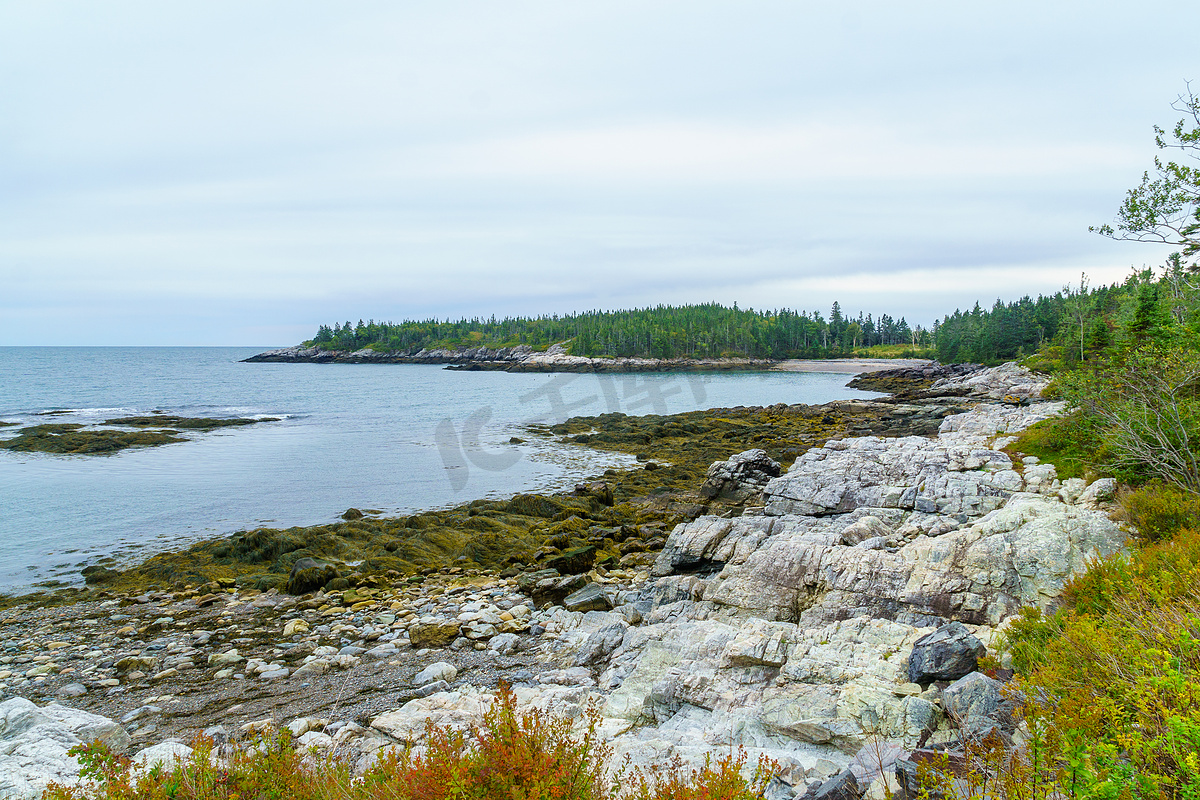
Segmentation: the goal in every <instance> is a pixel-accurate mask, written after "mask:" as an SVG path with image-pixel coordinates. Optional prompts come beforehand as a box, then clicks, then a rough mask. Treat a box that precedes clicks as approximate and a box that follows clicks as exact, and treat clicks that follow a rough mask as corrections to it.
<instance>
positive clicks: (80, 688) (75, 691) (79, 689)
mask: <svg viewBox="0 0 1200 800" xmlns="http://www.w3.org/2000/svg"><path fill="white" fill-rule="evenodd" d="M87 691H88V690H87V687H86V686H84V685H83V684H82V683H68V684H65V685H63V686H60V687H58V691H57V692H55V693H54V694H55V695H56V696H58V697H82V696H83V695H85V694H87Z"/></svg>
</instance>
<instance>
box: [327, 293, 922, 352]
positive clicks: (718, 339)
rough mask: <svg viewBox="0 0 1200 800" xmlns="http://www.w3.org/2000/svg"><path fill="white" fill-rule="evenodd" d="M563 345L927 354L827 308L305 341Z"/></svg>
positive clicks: (895, 333) (345, 331)
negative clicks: (878, 349)
mask: <svg viewBox="0 0 1200 800" xmlns="http://www.w3.org/2000/svg"><path fill="white" fill-rule="evenodd" d="M558 342H568V343H569V344H568V347H569V349H570V352H571V353H572V354H573V355H581V356H593V357H603V356H611V357H618V356H644V357H651V358H718V357H748V358H769V359H781V358H829V357H834V356H839V355H845V354H848V353H850V352H852V351H853V350H855V349H857V348H862V347H870V346H873V345H881V344H883V345H897V344H898V345H908V346H910V347H912V348H914V349H916V348H927V347H929V346H931V345H932V343H933V340H932V338H931V337H930V334H929V331H927V330H924V329H922V328H920V327H919V326H918V327H917V328H912V327H910V326H909V324H908V322H907V321H906V320H905V319H904V318H903V317H901V318H900V319H898V320H897V319H894V318H893V317H891V316H890V315H888V314H882V315H880V316H879V318H878V319H875V318H874V317H873V316H872V315H871V314H865V315H864V314H863V313H861V312H860V313H859V315H858V316H857V317H849V316H846V315H844V314H843V313H842V310H841V306H840V305H839V304H838V303H834V304H833V307H832V308H831V310H830V313H829V317H828V319H826V318H825V317H824V316H822V314H821V312H819V311H812V312H808V311H793V310H791V309H786V308H784V309H777V310H773V311H756V310H754V309H751V308H746V309H743V308H739V307H738V306H737V304H736V303H734V304H733V306H724V305H721V304H719V303H703V304H698V305H682V306H670V305H658V306H654V307H652V308H637V309H632V310H625V311H585V312H581V313H575V314H566V315H564V316H558V315H553V316H540V317H505V318H503V319H497V318H496V317H494V316H493V317H491V318H489V319H483V318H479V317H475V318H471V319H466V318H464V319H459V320H437V319H427V320H406V321H404V322H400V323H392V322H375V321H374V320H370V321H368V322H363V321H362V320H359V321H358V323H357V324H353V323H351V322H349V321H347V322H346V323H345V324H340V323H339V324H336V325H334V326H333V327H330V326H328V325H322V326H321V327H320V328H319V329H318V331H317V335H316V336H315V337H314V338H313V339H312V340H311V342H309V343H310V344H312V345H315V346H317V347H321V348H325V349H330V350H360V349H363V348H371V349H375V350H381V351H384V352H405V353H415V352H418V351H420V350H423V349H425V350H432V349H435V348H450V349H461V348H466V347H487V348H490V349H495V348H502V347H516V346H518V345H528V346H530V347H533V348H535V349H540V348H545V347H547V346H549V345H552V344H555V343H558Z"/></svg>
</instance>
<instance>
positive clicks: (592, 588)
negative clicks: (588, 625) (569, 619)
mask: <svg viewBox="0 0 1200 800" xmlns="http://www.w3.org/2000/svg"><path fill="white" fill-rule="evenodd" d="M562 604H563V607H564V608H565V609H567V610H568V611H608V610H609V609H610V608H612V607H613V606H612V600H611V599H610V598H609V596H608V594H607V593H606V592H605V591H604V587H603V586H601V585H599V584H597V583H589V584H588V585H587V586H584V587H583V588H582V589H580V590H578V591H576V592H572V593H571V594H569V595H567V596H566V597H565V598H564V599H563V601H562Z"/></svg>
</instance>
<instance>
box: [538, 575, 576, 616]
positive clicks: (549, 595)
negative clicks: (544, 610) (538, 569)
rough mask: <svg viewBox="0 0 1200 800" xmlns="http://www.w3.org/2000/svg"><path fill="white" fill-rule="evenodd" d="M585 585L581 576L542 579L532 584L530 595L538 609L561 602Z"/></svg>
mask: <svg viewBox="0 0 1200 800" xmlns="http://www.w3.org/2000/svg"><path fill="white" fill-rule="evenodd" d="M586 584H587V578H586V577H584V576H583V575H563V576H561V577H555V578H543V579H542V580H540V581H538V582H537V583H536V584H534V586H533V589H532V590H531V592H530V594H531V596H532V598H533V602H534V605H536V606H538V607H539V608H541V607H543V606H547V605H551V604H553V603H559V602H562V600H563V599H565V598H566V597H567V596H568V595H570V594H571V593H573V592H575V591H576V590H577V589H582V588H583V587H584V586H585V585H586Z"/></svg>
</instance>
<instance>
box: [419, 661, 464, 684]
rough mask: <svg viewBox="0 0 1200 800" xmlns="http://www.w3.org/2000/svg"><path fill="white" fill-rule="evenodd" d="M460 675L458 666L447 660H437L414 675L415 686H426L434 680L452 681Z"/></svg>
mask: <svg viewBox="0 0 1200 800" xmlns="http://www.w3.org/2000/svg"><path fill="white" fill-rule="evenodd" d="M457 677H458V668H457V667H455V666H454V665H453V664H451V663H449V662H446V661H435V662H434V663H432V664H430V665H429V666H427V667H425V669H423V670H421V671H420V672H418V673H417V674H416V675H415V676H413V686H424V685H426V684H428V683H433V682H434V681H446V682H447V683H450V682H451V681H453V680H454V679H455V678H457Z"/></svg>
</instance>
